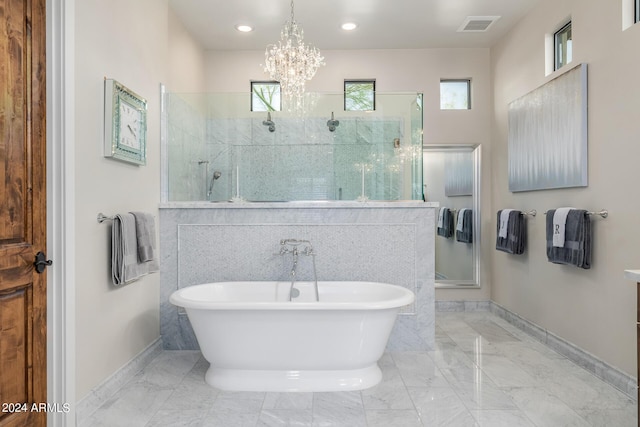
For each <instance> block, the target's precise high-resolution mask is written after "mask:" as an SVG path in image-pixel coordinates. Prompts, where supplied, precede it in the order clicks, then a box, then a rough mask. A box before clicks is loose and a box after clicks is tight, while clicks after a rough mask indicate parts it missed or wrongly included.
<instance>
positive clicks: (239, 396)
mask: <svg viewBox="0 0 640 427" xmlns="http://www.w3.org/2000/svg"><path fill="white" fill-rule="evenodd" d="M379 365H380V368H381V369H382V371H383V379H382V382H381V383H380V384H378V385H377V386H376V387H373V388H370V389H368V390H363V391H360V392H337V393H249V392H247V393H244V392H225V391H221V390H216V389H214V388H212V387H210V386H208V385H207V384H206V383H205V382H204V373H205V371H206V369H207V366H208V363H207V362H206V361H205V360H204V359H203V358H202V356H200V354H199V353H198V352H194V351H165V352H163V353H161V354H160V355H159V356H158V357H157V358H156V359H154V360H153V361H152V362H151V363H150V364H149V365H147V366H146V367H145V368H144V369H143V370H142V372H140V373H138V374H137V375H136V376H135V377H133V378H132V379H131V381H130V382H129V383H128V384H126V385H125V386H124V387H123V388H122V389H121V390H119V391H118V392H117V393H116V394H115V395H114V396H112V397H111V399H109V400H108V401H107V402H105V403H104V404H103V405H102V406H101V407H100V408H99V409H98V410H97V411H95V412H94V413H93V414H92V415H91V416H90V417H89V418H88V419H86V420H85V421H84V422H83V423H82V424H81V425H80V427H85V426H91V427H94V426H119V427H151V426H172V427H173V426H198V427H200V426H202V427H204V426H222V427H232V426H252V427H257V426H311V427H314V426H335V427H355V426H364V427H376V426H385V427H412V426H446V427H451V426H462V427H473V426H489V427H496V426H509V427H513V426H533V427H536V426H537V427H555V426H563V425H576V426H610V425H616V426H618V427H624V426H629V427H631V426H636V425H637V424H638V419H637V409H638V407H637V403H636V402H634V401H633V400H632V399H630V398H629V397H628V396H627V395H625V394H624V393H622V392H620V391H619V390H617V389H615V388H614V387H612V386H610V385H608V384H606V383H605V382H603V381H602V380H600V379H598V378H596V377H595V376H593V375H591V374H590V373H588V372H587V371H585V370H583V369H582V368H580V367H579V366H577V365H575V364H573V363H572V362H571V361H569V360H568V359H567V358H565V357H563V356H562V355H560V354H558V353H556V352H554V351H553V350H551V349H549V348H548V347H546V346H544V345H543V344H541V343H540V342H538V341H536V340H535V339H533V338H531V337H529V336H528V335H527V334H525V333H522V332H521V331H519V330H518V329H516V328H514V327H513V326H512V325H509V324H508V323H507V322H505V321H504V320H502V319H500V318H498V317H497V316H495V315H493V314H491V313H489V312H473V313H457V312H444V313H440V312H439V313H437V314H436V346H435V350H433V351H423V352H420V351H411V352H392V353H387V354H385V355H384V357H383V358H382V359H381V361H380V362H379ZM612 423H613V424H612Z"/></svg>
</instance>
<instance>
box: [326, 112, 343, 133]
mask: <svg viewBox="0 0 640 427" xmlns="http://www.w3.org/2000/svg"><path fill="white" fill-rule="evenodd" d="M338 126H340V121H338V120H336V119H334V117H333V111H332V112H331V120H328V121H327V127H328V128H329V132H335V130H336V128H337V127H338Z"/></svg>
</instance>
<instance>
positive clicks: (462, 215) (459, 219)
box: [456, 209, 466, 231]
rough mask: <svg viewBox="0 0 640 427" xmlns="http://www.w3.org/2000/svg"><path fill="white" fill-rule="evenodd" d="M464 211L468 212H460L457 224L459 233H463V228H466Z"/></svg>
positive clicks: (461, 210)
mask: <svg viewBox="0 0 640 427" xmlns="http://www.w3.org/2000/svg"><path fill="white" fill-rule="evenodd" d="M464 211H466V209H460V210H459V211H458V219H457V223H456V230H457V231H462V227H463V226H464Z"/></svg>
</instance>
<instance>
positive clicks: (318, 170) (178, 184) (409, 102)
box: [162, 92, 423, 202]
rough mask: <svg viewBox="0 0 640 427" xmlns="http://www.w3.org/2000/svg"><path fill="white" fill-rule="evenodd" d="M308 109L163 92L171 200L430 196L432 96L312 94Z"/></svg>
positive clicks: (165, 172) (165, 170)
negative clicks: (426, 124)
mask: <svg viewBox="0 0 640 427" xmlns="http://www.w3.org/2000/svg"><path fill="white" fill-rule="evenodd" d="M306 96H307V99H306V101H305V111H304V114H300V113H288V112H284V111H270V112H266V111H260V112H253V111H251V94H250V93H171V92H163V94H162V97H163V113H162V144H163V147H162V157H163V158H162V199H163V201H165V202H177V201H191V202H193V201H208V202H227V201H248V202H272V201H287V202H288V201H314V200H359V201H366V200H378V201H393V200H422V199H423V193H422V188H423V187H422V131H423V120H422V94H419V93H379V92H378V93H376V104H375V110H374V111H345V109H344V94H343V93H309V94H307V95H306Z"/></svg>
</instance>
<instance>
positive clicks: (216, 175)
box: [207, 171, 222, 199]
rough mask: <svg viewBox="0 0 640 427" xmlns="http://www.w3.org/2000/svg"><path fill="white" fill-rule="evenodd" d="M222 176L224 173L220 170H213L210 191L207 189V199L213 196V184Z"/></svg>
mask: <svg viewBox="0 0 640 427" xmlns="http://www.w3.org/2000/svg"><path fill="white" fill-rule="evenodd" d="M221 176H222V173H220V171H215V172H213V175H211V183H210V184H209V191H207V199H209V198H210V197H211V191H212V190H213V184H214V183H215V182H216V179H218V178H220V177H221Z"/></svg>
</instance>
